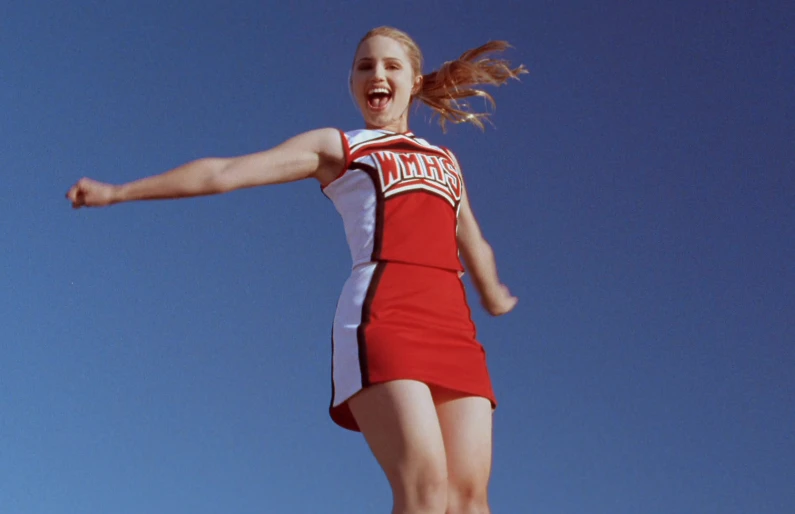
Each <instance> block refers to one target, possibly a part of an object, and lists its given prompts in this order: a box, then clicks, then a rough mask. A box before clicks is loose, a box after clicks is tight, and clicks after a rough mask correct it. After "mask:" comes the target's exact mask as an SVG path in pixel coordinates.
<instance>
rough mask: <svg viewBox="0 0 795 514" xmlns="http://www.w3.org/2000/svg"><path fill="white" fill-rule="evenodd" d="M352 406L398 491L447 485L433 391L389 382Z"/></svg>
mask: <svg viewBox="0 0 795 514" xmlns="http://www.w3.org/2000/svg"><path fill="white" fill-rule="evenodd" d="M348 403H349V406H350V409H351V412H352V413H353V416H354V418H356V422H357V424H358V425H359V429H360V430H361V431H362V434H363V435H364V437H365V439H366V441H367V444H368V445H369V446H370V449H371V451H372V452H373V455H374V456H375V458H376V460H377V461H378V463H379V464H380V465H381V467H382V468H383V470H384V472H385V473H386V475H387V478H388V479H389V481H390V483H391V484H392V486H393V488H397V489H401V488H402V487H404V486H406V485H407V484H408V485H409V486H410V485H411V484H414V483H417V481H427V483H429V484H438V483H440V482H445V481H446V478H447V474H446V473H447V471H446V467H447V466H446V458H445V448H444V440H443V438H442V431H441V428H440V425H439V418H438V417H437V414H436V407H435V405H434V402H433V397H432V395H431V392H430V389H429V388H428V386H426V385H425V384H423V383H421V382H417V381H414V380H395V381H391V382H385V383H382V384H376V385H373V386H370V387H368V388H367V389H365V390H364V391H362V392H361V393H359V394H357V395H356V396H354V397H353V398H351V399H350V400H349V402H348Z"/></svg>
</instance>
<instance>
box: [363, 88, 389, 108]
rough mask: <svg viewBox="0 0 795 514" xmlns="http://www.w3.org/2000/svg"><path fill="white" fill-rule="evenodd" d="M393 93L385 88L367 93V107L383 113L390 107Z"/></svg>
mask: <svg viewBox="0 0 795 514" xmlns="http://www.w3.org/2000/svg"><path fill="white" fill-rule="evenodd" d="M391 100H392V93H391V92H390V91H389V90H388V89H387V88H385V87H377V88H373V89H371V90H370V91H368V93H367V106H368V107H369V108H370V109H372V110H373V111H383V110H385V109H386V108H387V107H389V102H390V101H391Z"/></svg>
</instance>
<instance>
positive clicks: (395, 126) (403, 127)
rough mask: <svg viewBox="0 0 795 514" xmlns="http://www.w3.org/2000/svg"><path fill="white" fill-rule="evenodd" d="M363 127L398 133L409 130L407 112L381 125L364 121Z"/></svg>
mask: <svg viewBox="0 0 795 514" xmlns="http://www.w3.org/2000/svg"><path fill="white" fill-rule="evenodd" d="M365 128H368V129H370V130H388V131H390V132H396V133H398V134H403V133H405V132H408V131H409V117H408V113H407V112H404V113H403V115H402V116H401V117H400V118H398V119H396V120H394V121H391V122H389V123H385V124H383V125H375V124H372V123H365Z"/></svg>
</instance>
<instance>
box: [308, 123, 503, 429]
mask: <svg viewBox="0 0 795 514" xmlns="http://www.w3.org/2000/svg"><path fill="white" fill-rule="evenodd" d="M340 136H341V138H342V144H343V147H344V150H345V167H344V170H343V172H342V173H341V174H340V176H339V177H337V178H336V179H335V180H334V181H333V182H331V183H330V184H328V185H326V186H325V187H324V188H323V193H324V194H325V195H326V196H327V197H328V198H329V199H330V200H331V201H332V202H333V203H334V206H335V208H336V209H337V211H338V212H339V214H340V216H341V217H342V221H343V225H344V227H345V235H346V237H347V241H348V245H349V247H350V251H351V258H352V261H353V269H352V272H351V275H350V277H349V278H348V280H347V281H346V282H345V285H344V286H343V289H342V293H341V295H340V299H339V302H338V304H337V310H336V314H335V317H334V325H333V329H332V399H331V406H330V409H329V412H330V415H331V418H332V420H333V421H334V422H335V423H337V424H338V425H340V426H342V427H344V428H347V429H350V430H355V431H358V430H359V428H358V426H357V424H356V421H355V420H354V418H353V416H352V414H351V412H350V409H349V408H348V406H347V403H346V402H347V400H349V399H350V398H351V397H352V396H353V395H355V394H356V393H358V392H359V391H361V390H362V389H363V388H365V387H367V386H370V385H373V384H377V383H382V382H387V381H390V380H398V379H412V380H418V381H421V382H424V383H426V384H428V385H430V386H439V387H443V388H446V389H451V390H454V391H459V392H461V393H465V394H471V395H474V396H482V397H485V398H488V399H489V400H490V401H491V402H492V405H493V406H496V399H495V397H494V392H493V390H492V385H491V379H490V377H489V373H488V369H487V366H486V354H485V351H484V349H483V347H482V346H481V345H480V343H479V342H478V341H477V340H476V338H475V337H476V336H475V325H474V323H473V322H472V318H471V313H470V310H469V306H468V304H467V300H466V292H465V290H464V284H463V283H462V281H461V275H462V273H463V271H464V268H463V266H462V265H461V261H460V259H459V255H458V243H457V239H456V231H457V226H458V210H459V206H460V202H461V195H462V191H463V182H462V179H461V174H460V170H459V168H458V163H457V161H456V158H455V156H454V155H453V153H452V152H450V151H449V150H448V149H446V148H441V147H438V146H434V145H431V144H430V143H428V142H427V141H426V140H424V139H421V138H418V137H415V136H414V135H413V134H411V133H404V134H398V133H394V132H388V131H384V130H355V131H352V132H342V131H341V132H340Z"/></svg>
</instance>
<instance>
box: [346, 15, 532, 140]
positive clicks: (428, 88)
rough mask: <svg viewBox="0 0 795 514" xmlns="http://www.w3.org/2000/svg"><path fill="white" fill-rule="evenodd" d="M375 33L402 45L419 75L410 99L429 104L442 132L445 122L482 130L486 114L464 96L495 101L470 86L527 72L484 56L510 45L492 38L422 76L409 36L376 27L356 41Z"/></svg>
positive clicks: (502, 81)
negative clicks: (420, 80)
mask: <svg viewBox="0 0 795 514" xmlns="http://www.w3.org/2000/svg"><path fill="white" fill-rule="evenodd" d="M375 36H384V37H388V38H391V39H394V40H395V41H398V42H399V43H402V44H403V46H404V47H405V49H406V53H407V54H408V57H409V60H410V62H411V68H412V70H413V71H414V76H415V77H417V76H421V77H422V85H421V88H420V90H419V91H418V92H417V93H415V94H414V95H412V101H414V100H415V99H416V100H419V101H421V102H422V103H424V104H425V105H427V106H428V107H430V108H431V110H433V113H434V116H439V124H440V125H441V127H442V130H443V131H444V130H445V128H446V127H445V124H446V123H447V122H450V123H454V124H458V123H472V124H473V125H475V126H477V127H479V128H480V129H483V128H484V126H483V120H487V121H488V117H489V113H487V112H474V111H472V109H471V107H470V105H469V102H467V101H466V99H468V98H472V97H481V98H483V99H484V100H485V101H487V102H488V103H489V104H490V105H491V107H492V109H493V108H495V107H496V102H495V101H494V98H493V97H492V96H491V95H490V94H489V93H487V92H486V91H483V90H482V89H475V88H474V87H472V86H477V85H490V86H501V85H503V84H505V83H506V82H508V80H509V79H517V80H518V78H519V75H521V74H522V73H527V69H526V68H525V67H524V66H523V65H521V66H519V67H517V68H511V64H510V63H509V62H508V61H507V60H505V59H494V58H490V57H487V56H488V55H489V54H492V53H498V52H502V51H504V50H506V49H508V48H510V45H509V44H508V43H507V42H506V41H491V42H489V43H486V44H485V45H482V46H479V47H477V48H473V49H471V50H468V51H466V52H464V53H463V54H461V57H459V58H458V59H456V60H454V61H447V62H446V63H444V64H443V65H442V66H441V67H440V68H439V69H438V70H435V71H432V72H430V73H427V74H425V75H423V73H422V65H423V59H422V51H420V47H419V46H418V45H417V43H416V42H415V41H414V40H413V39H412V38H411V36H409V35H408V34H406V33H405V32H403V31H402V30H399V29H396V28H393V27H386V26H384V27H378V28H375V29H373V30H371V31H369V32H368V33H367V34H365V35H364V37H363V38H362V39H361V41H359V46H361V44H362V43H364V42H365V41H367V40H368V39H370V38H371V37H375Z"/></svg>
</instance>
